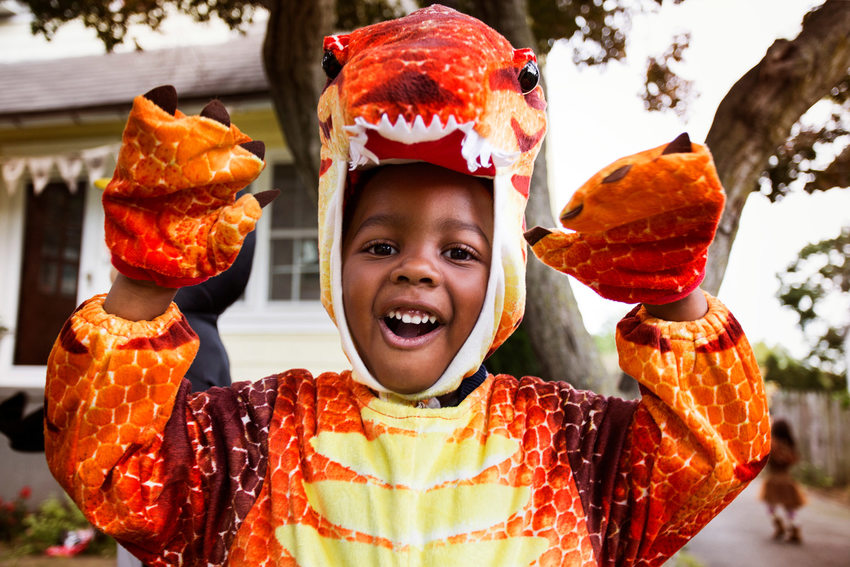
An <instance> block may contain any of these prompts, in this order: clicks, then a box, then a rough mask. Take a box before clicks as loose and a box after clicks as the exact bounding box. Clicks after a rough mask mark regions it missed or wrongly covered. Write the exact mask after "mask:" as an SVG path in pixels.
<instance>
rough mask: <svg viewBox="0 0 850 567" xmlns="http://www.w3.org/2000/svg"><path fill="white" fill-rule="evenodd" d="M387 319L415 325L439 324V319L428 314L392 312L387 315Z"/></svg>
mask: <svg viewBox="0 0 850 567" xmlns="http://www.w3.org/2000/svg"><path fill="white" fill-rule="evenodd" d="M387 317H389V318H390V319H398V320H399V321H401V322H402V323H413V324H414V325H419V324H420V323H431V324H432V325H433V324H434V323H436V322H437V318H436V317H435V316H433V315H427V314H419V313H415V314H412V315H411V314H410V313H403V312H401V311H395V310H393V311H390V312H389V313H387Z"/></svg>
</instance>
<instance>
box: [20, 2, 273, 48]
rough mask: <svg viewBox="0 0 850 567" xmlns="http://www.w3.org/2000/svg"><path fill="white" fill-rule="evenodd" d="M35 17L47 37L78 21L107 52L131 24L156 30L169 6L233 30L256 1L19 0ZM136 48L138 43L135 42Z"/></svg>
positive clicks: (36, 28) (243, 21)
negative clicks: (100, 0)
mask: <svg viewBox="0 0 850 567" xmlns="http://www.w3.org/2000/svg"><path fill="white" fill-rule="evenodd" d="M21 3H22V4H24V5H26V6H27V7H28V8H29V9H30V10H31V11H32V13H33V15H34V16H35V19H34V20H33V23H32V32H33V34H42V35H43V36H44V37H46V38H47V39H51V38H52V37H53V35H54V34H55V33H56V31H57V30H58V29H59V28H60V27H61V26H62V24H64V23H66V22H70V21H72V20H77V19H79V20H81V21H82V22H83V24H84V25H85V26H86V27H87V28H91V29H93V30H94V31H95V33H96V34H97V38H98V39H99V40H100V41H102V42H103V45H104V46H105V47H106V50H107V51H112V50H113V49H114V48H115V46H116V45H120V44H122V43H124V41H125V40H126V39H127V31H128V28H129V27H130V26H132V25H142V26H147V27H149V28H151V29H153V30H157V29H159V26H160V25H162V22H163V21H165V19H166V18H167V17H168V15H169V8H171V7H173V8H174V9H176V10H177V11H179V12H183V13H185V14H188V15H190V16H192V17H193V18H194V19H195V20H196V21H198V22H205V21H209V20H210V18H211V17H213V16H216V17H218V18H220V19H221V20H222V21H223V22H225V23H226V24H227V25H229V26H230V27H231V28H233V29H240V27H241V26H242V25H244V24H247V23H250V22H251V21H252V20H253V16H254V12H255V10H256V7H257V5H259V4H260V2H256V1H254V2H251V1H245V0H228V1H226V2H207V1H206V0H204V1H202V0H135V1H134V2H80V1H78V0H23V1H22V2H21ZM136 47H137V48H138V47H139V46H138V45H136Z"/></svg>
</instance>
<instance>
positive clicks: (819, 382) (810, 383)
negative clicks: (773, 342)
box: [761, 349, 847, 392]
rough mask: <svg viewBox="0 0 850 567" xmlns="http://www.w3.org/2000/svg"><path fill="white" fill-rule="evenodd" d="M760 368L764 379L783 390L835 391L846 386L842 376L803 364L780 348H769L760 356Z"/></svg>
mask: <svg viewBox="0 0 850 567" xmlns="http://www.w3.org/2000/svg"><path fill="white" fill-rule="evenodd" d="M761 369H762V374H763V375H764V379H765V381H767V382H773V383H775V384H777V385H779V386H780V387H781V388H782V389H783V390H799V391H827V392H837V391H842V390H844V389H846V388H847V382H846V378H845V377H844V376H842V375H840V374H836V373H834V372H829V371H826V370H822V369H820V368H817V367H815V366H811V365H808V364H804V363H802V362H800V361H799V360H796V359H794V358H792V357H791V356H789V355H788V353H787V352H785V351H783V350H780V349H774V350H771V351H769V352H768V353H767V354H766V355H765V356H764V357H763V358H762V360H761Z"/></svg>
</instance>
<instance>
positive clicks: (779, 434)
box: [761, 419, 806, 544]
mask: <svg viewBox="0 0 850 567" xmlns="http://www.w3.org/2000/svg"><path fill="white" fill-rule="evenodd" d="M770 434H771V447H770V458H769V459H768V460H767V469H766V474H765V478H764V484H763V485H762V493H761V498H762V500H764V501H765V503H766V504H767V510H768V512H769V513H770V517H771V518H772V519H773V526H774V528H775V530H774V533H773V539H777V540H782V539H786V537H787V541H789V542H791V543H797V544H800V543H803V539H802V535H801V534H800V525H799V524H798V523H797V521H796V517H797V510H799V509H800V508H802V507H803V506H804V505H805V504H806V498H805V496H804V495H803V491H802V490H801V489H800V485H799V484H797V481H795V480H794V477H792V476H791V468H792V467H793V466H794V465H795V464H797V462H798V461H799V460H800V453H799V452H798V451H797V444H796V443H795V442H794V434H793V433H792V432H791V425H790V424H789V423H788V422H787V421H786V420H784V419H777V420H775V421H774V422H773V426H772V427H771V428H770ZM783 514H784V516H785V521H783V519H782V516H783ZM786 522H787V523H786Z"/></svg>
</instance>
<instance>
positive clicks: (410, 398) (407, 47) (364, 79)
mask: <svg viewBox="0 0 850 567" xmlns="http://www.w3.org/2000/svg"><path fill="white" fill-rule="evenodd" d="M323 67H324V69H325V71H326V72H327V74H328V84H327V86H326V88H325V90H324V93H323V95H322V97H321V100H320V103H319V121H320V127H321V128H320V129H321V133H320V135H321V141H322V160H321V170H320V181H319V193H320V204H319V227H320V242H319V247H320V254H321V273H322V301H323V303H324V305H325V307H326V308H327V310H328V312H329V313H330V315H331V317H332V318H333V319H334V320H335V322H336V324H337V326H338V328H339V331H340V335H341V339H342V345H343V348H344V350H345V352H346V354H347V355H348V357H349V360H350V361H351V366H352V369H351V370H348V371H344V372H341V373H324V374H320V375H318V376H313V375H311V374H310V373H309V372H307V371H306V370H299V369H296V370H289V371H286V372H283V373H281V374H277V375H274V376H270V377H268V378H265V379H263V380H260V381H258V382H255V383H236V384H234V385H233V386H232V387H230V388H214V389H212V390H210V391H208V392H204V393H201V394H196V395H190V393H189V386H188V382H186V381H181V379H182V376H183V373H184V372H185V370H186V368H187V367H188V366H189V364H190V363H191V361H192V357H193V356H194V353H195V350H196V348H197V341H196V339H195V337H194V335H193V333H192V331H191V329H190V328H189V327H188V325H187V324H186V322H185V319H184V318H183V317H182V316H181V314H180V312H179V310H178V309H177V307H176V306H175V305H174V304H173V303H171V298H172V297H173V295H174V288H178V287H180V286H183V285H189V284H192V283H195V282H198V281H201V280H203V279H204V278H206V277H208V276H211V275H213V274H215V273H218V272H220V271H221V270H223V269H225V268H226V267H227V265H228V264H229V263H230V262H231V261H232V260H233V258H234V257H235V255H236V254H237V252H238V249H239V244H240V242H241V239H242V238H243V237H244V235H245V234H246V233H247V232H249V231H250V230H252V229H253V227H254V224H255V222H256V221H257V219H258V218H259V216H260V214H261V209H260V205H261V201H265V200H266V198H265V197H264V196H259V199H257V198H255V197H254V196H250V195H246V196H244V197H242V198H240V199H239V200H238V201H235V202H234V199H233V195H234V194H235V193H236V191H237V190H238V189H239V188H240V187H243V186H244V185H246V184H247V183H249V182H250V181H251V180H252V179H253V178H254V177H255V176H256V175H257V174H258V173H259V172H260V170H261V168H262V167H263V161H262V159H261V154H262V151H261V150H262V148H261V147H260V145H259V144H258V143H256V142H253V141H251V140H250V139H249V138H248V137H247V136H245V135H244V134H242V133H241V132H240V131H239V130H238V129H237V128H236V127H235V126H233V125H231V124H230V121H229V118H228V116H227V114H226V112H224V110H223V108H222V107H221V106H220V105H216V104H212V105H210V106H208V107H207V108H206V109H205V110H204V111H203V112H202V113H201V116H185V115H183V114H182V113H181V112H179V111H178V110H177V103H176V94H175V93H174V91H173V90H169V89H157V90H155V91H153V92H151V93H149V94H148V95H146V96H142V97H137V98H136V100H135V101H134V105H133V109H132V111H131V113H130V117H129V120H128V123H127V127H126V130H125V133H124V143H123V146H122V150H121V153H120V155H119V163H118V166H117V168H116V171H115V175H114V177H113V179H112V181H111V183H110V185H109V186H108V187H107V189H106V191H105V194H104V199H103V200H104V207H105V210H106V215H107V221H106V231H107V233H106V238H107V243H108V245H109V246H110V249H111V251H112V254H113V263H114V265H115V266H116V267H117V268H118V269H119V270H120V271H121V272H122V274H124V275H121V276H119V278H118V279H116V282H115V283H114V284H113V287H112V289H111V290H110V292H109V294H108V295H106V296H98V297H94V298H92V299H90V300H88V301H86V302H85V303H83V305H81V306H80V307H79V308H78V309H77V311H76V312H75V313H74V314H73V315H72V317H71V318H70V319H69V321H68V322H67V324H66V325H65V327H64V328H63V330H62V332H61V334H60V336H59V338H58V339H57V341H56V345H55V347H54V350H53V353H52V355H51V357H50V361H49V365H48V384H47V388H46V398H47V409H46V419H45V431H46V443H47V455H48V461H49V464H50V466H51V469H52V471H53V473H54V475H55V476H56V478H57V479H58V480H59V482H60V483H61V484H62V486H63V487H64V488H65V489H66V490H67V491H68V492H69V494H71V496H72V497H73V499H74V500H75V502H76V503H77V504H78V505H79V507H80V508H81V509H82V510H83V511H84V512H85V513H86V515H87V517H88V518H89V519H90V520H91V521H92V522H93V523H94V524H95V525H97V526H98V527H100V528H101V529H103V530H105V531H107V532H109V533H111V534H113V535H114V536H115V537H116V538H118V539H119V541H121V542H122V544H123V545H125V546H126V547H127V548H128V549H130V550H131V551H132V552H133V553H135V554H136V555H137V556H138V557H140V558H141V559H142V560H143V561H145V562H146V563H148V564H151V565H171V564H186V565H202V564H203V565H206V564H214V565H219V564H228V565H252V566H253V565H292V566H294V565H298V566H301V567H318V566H327V565H350V566H355V565H356V566H364V565H370V566H371V565H376V566H377V565H382V566H383V565H504V566H511V567H515V566H518V565H547V566H548V565H660V564H661V563H663V562H664V561H665V559H666V558H668V557H669V556H670V555H671V554H673V553H674V552H675V551H676V550H677V549H679V548H680V547H681V546H682V545H683V544H684V543H685V542H686V541H687V540H688V539H689V538H690V537H692V536H693V535H694V534H695V533H697V531H699V529H700V528H701V527H702V526H703V525H705V524H706V523H707V522H708V521H709V520H710V519H711V518H712V517H713V516H714V515H715V514H717V512H719V511H720V510H721V509H722V508H723V507H724V506H725V505H727V504H728V503H729V502H730V501H731V500H732V499H733V498H734V497H735V496H736V495H737V494H738V493H739V492H740V491H741V490H742V489H743V488H744V486H745V485H746V484H747V482H748V481H749V480H751V479H752V478H753V477H754V476H755V475H756V474H757V473H758V472H759V470H760V469H761V467H762V465H763V463H764V459H765V457H766V455H767V453H768V421H767V411H766V405H765V398H764V394H763V389H762V383H761V379H760V377H759V373H758V369H757V367H756V363H755V361H754V358H753V355H752V352H751V350H750V348H749V346H748V344H747V341H746V338H745V337H744V335H743V333H742V331H741V329H740V327H739V326H738V324H737V323H736V322H735V320H734V319H733V318H732V316H731V315H730V314H729V313H728V311H727V310H726V309H725V308H724V307H723V306H722V305H721V304H720V303H719V302H718V301H717V300H716V299H714V298H712V297H710V296H708V295H707V294H703V293H702V292H701V291H700V290H699V289H698V284H699V282H700V280H701V278H702V270H703V265H704V262H705V252H706V247H707V246H708V244H709V242H710V241H711V239H712V236H713V233H714V228H715V226H716V223H717V220H718V217H719V214H720V211H721V209H722V204H723V195H722V190H721V188H720V185H719V183H718V182H717V178H716V173H715V171H714V169H713V165H712V162H711V159H710V156H709V154H708V152H707V150H706V149H705V148H704V147H702V146H699V145H697V144H691V143H690V142H689V141H688V140H687V139H684V138H682V139H679V140H677V141H676V142H674V143H672V144H669V145H665V146H663V147H661V148H657V149H654V150H649V151H647V152H644V153H642V154H638V155H636V156H631V157H629V158H625V159H624V160H621V161H620V162H617V163H615V164H613V165H612V166H610V167H608V168H604V169H603V170H602V171H601V172H600V173H599V174H598V175H597V176H595V177H594V178H593V179H591V180H590V181H589V182H588V184H587V185H585V186H584V187H583V188H582V189H581V190H580V191H579V192H578V193H576V195H575V197H574V198H573V201H572V202H571V203H570V204H569V205H568V207H567V209H566V210H565V213H564V214H563V217H562V218H563V219H564V222H565V224H566V226H568V227H570V228H573V229H574V230H575V231H576V232H573V233H570V234H566V233H563V232H561V231H555V230H545V229H540V228H538V229H532V230H531V231H529V232H528V233H527V238H528V239H529V241H530V242H532V244H533V250H534V252H535V254H537V255H538V256H539V257H540V258H541V259H542V260H543V261H545V262H546V263H548V264H550V265H553V266H554V267H556V268H559V269H563V270H565V271H568V272H569V273H572V274H573V275H575V276H576V277H577V278H579V279H580V280H581V281H584V282H586V283H588V284H589V285H591V286H593V287H594V288H595V289H596V290H597V291H599V293H601V294H602V295H604V296H606V297H612V298H615V299H619V300H622V301H626V302H632V303H643V304H644V305H642V306H638V307H637V308H635V309H634V310H633V311H632V312H631V313H629V314H628V315H627V316H626V317H625V318H624V319H623V321H622V322H621V323H620V324H619V325H618V329H617V343H618V348H619V352H620V361H621V366H622V367H623V369H624V370H625V371H626V372H627V373H628V374H630V375H632V376H634V377H635V378H636V379H637V380H638V381H639V382H640V384H641V389H642V394H643V396H642V399H641V400H639V401H624V400H620V399H616V398H606V397H602V396H599V395H596V394H593V393H590V392H584V391H577V390H575V389H573V388H571V387H570V386H569V385H567V384H565V383H562V382H546V381H543V380H540V379H538V378H532V377H523V378H515V377H512V376H507V375H498V376H494V375H491V374H489V373H488V372H487V371H486V369H484V367H483V366H482V361H483V360H484V359H485V357H486V356H487V354H488V353H489V352H491V351H493V350H494V349H496V348H497V347H498V345H499V344H501V343H502V342H503V341H504V340H505V339H506V338H507V337H508V336H509V335H510V334H511V332H512V331H513V329H514V328H515V327H516V325H517V324H518V322H519V321H520V318H521V316H522V312H523V305H524V293H525V287H524V268H525V255H526V242H525V240H524V237H523V228H524V227H523V211H524V206H525V201H526V199H527V196H528V187H529V183H530V178H531V173H532V166H533V162H534V159H535V157H536V154H537V151H538V149H539V147H540V143H541V140H542V138H543V135H544V132H545V128H546V124H545V115H544V109H545V102H544V99H543V93H542V89H541V88H540V87H539V86H538V85H537V78H538V70H537V66H536V62H535V58H534V54H533V53H532V52H531V51H530V50H527V49H513V48H512V47H511V46H510V45H509V44H508V42H507V41H506V40H505V39H504V38H503V37H501V36H500V35H498V34H497V33H496V32H494V31H493V30H491V29H490V28H488V27H486V26H485V25H483V24H482V23H481V22H479V21H477V20H475V19H473V18H469V17H467V16H464V15H462V14H459V13H457V12H455V11H452V10H449V9H446V8H443V7H431V8H428V9H424V10H421V11H418V12H415V13H413V14H412V15H410V16H408V17H405V18H402V19H399V20H395V21H389V22H384V23H381V24H376V25H372V26H368V27H365V28H362V29H360V30H357V31H354V32H352V33H351V34H346V35H338V36H333V37H329V38H327V39H326V41H325V56H324V60H323ZM375 166H380V167H375ZM553 308H556V306H555V305H553ZM658 316H663V317H664V318H666V319H673V320H664V319H662V318H659V317H658ZM675 319H680V321H676V320H675ZM552 378H557V377H552Z"/></svg>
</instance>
